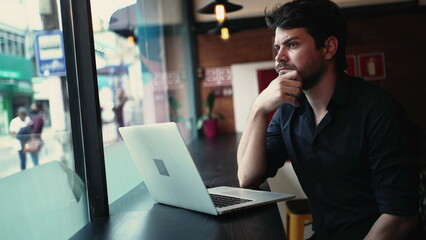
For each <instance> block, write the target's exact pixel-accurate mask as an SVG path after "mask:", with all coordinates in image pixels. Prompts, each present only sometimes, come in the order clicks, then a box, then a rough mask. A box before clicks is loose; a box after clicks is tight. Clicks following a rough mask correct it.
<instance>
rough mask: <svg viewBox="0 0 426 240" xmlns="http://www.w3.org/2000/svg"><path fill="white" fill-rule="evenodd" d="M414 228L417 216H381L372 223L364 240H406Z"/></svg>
mask: <svg viewBox="0 0 426 240" xmlns="http://www.w3.org/2000/svg"><path fill="white" fill-rule="evenodd" d="M416 226H417V216H396V215H390V214H382V215H381V216H380V217H379V218H378V219H377V221H376V222H375V223H374V225H373V227H372V228H371V229H370V232H369V233H368V234H367V236H366V237H365V239H366V240H370V239H371V240H373V239H374V240H381V239H386V240H392V239H395V240H396V239H407V238H408V236H409V235H410V233H411V232H412V231H413V230H414V229H415V228H416Z"/></svg>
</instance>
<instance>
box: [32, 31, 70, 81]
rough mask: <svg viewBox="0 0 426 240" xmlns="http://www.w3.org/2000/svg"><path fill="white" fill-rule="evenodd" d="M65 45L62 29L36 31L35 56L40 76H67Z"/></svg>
mask: <svg viewBox="0 0 426 240" xmlns="http://www.w3.org/2000/svg"><path fill="white" fill-rule="evenodd" d="M63 46H64V44H63V39H62V32H61V31H60V30H53V31H43V32H38V33H36V36H35V57H36V66H37V75H38V76H40V77H48V76H65V74H66V68H65V55H64V47H63Z"/></svg>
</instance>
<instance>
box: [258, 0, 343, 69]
mask: <svg viewBox="0 0 426 240" xmlns="http://www.w3.org/2000/svg"><path fill="white" fill-rule="evenodd" d="M265 20H266V24H267V26H268V27H270V28H272V29H274V30H275V29H276V28H282V29H293V28H305V29H306V30H307V32H308V34H309V35H311V36H312V37H313V38H314V40H315V45H316V47H317V48H320V47H324V46H325V45H324V44H325V41H326V40H327V38H328V37H330V36H334V37H336V38H337V40H338V41H339V45H338V48H337V52H336V55H335V57H336V67H337V70H338V71H339V72H343V71H345V70H346V67H347V64H346V53H345V50H346V41H347V32H346V17H345V16H344V14H343V12H342V11H341V9H340V8H339V7H338V6H337V5H336V4H335V3H334V2H332V1H330V0H293V1H291V2H288V3H286V4H284V5H276V6H274V7H273V9H272V11H271V12H267V10H266V9H265Z"/></svg>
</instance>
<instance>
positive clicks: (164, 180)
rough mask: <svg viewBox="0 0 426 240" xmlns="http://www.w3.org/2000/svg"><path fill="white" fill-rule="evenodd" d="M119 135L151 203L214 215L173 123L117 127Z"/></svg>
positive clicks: (208, 197) (200, 180) (209, 200)
mask: <svg viewBox="0 0 426 240" xmlns="http://www.w3.org/2000/svg"><path fill="white" fill-rule="evenodd" d="M119 131H120V134H121V136H122V137H123V140H124V142H125V144H126V146H127V148H128V150H129V153H130V155H131V157H132V158H133V160H134V162H135V164H136V167H137V168H138V170H139V172H140V173H141V175H142V178H143V179H144V181H145V184H146V186H147V188H148V191H149V193H150V194H151V197H152V198H153V199H154V200H155V201H157V202H159V203H163V204H167V205H172V206H176V207H181V208H187V209H191V210H194V211H199V212H204V213H208V214H213V215H217V214H218V213H217V211H216V208H215V207H214V205H213V203H212V201H211V199H210V196H209V194H208V192H207V189H206V187H205V185H204V183H203V181H202V179H201V177H200V175H199V173H198V170H197V168H196V166H195V164H194V162H193V160H192V157H191V155H190V153H189V151H188V149H187V147H186V144H185V142H184V140H183V138H182V136H181V134H180V132H179V129H178V127H177V126H176V123H172V122H170V123H159V124H151V125H139V126H130V127H121V128H119Z"/></svg>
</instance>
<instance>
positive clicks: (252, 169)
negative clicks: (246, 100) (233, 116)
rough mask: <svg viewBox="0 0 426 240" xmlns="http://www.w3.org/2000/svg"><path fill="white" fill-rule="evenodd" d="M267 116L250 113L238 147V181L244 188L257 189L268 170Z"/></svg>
mask: <svg viewBox="0 0 426 240" xmlns="http://www.w3.org/2000/svg"><path fill="white" fill-rule="evenodd" d="M267 124H268V121H267V115H266V114H257V113H256V112H255V111H252V112H251V113H250V116H249V118H248V120H247V125H246V127H245V129H244V132H243V134H242V136H241V140H240V143H239V145H238V152H237V160H238V179H239V182H240V186H241V187H244V188H256V187H257V186H256V185H259V184H260V182H259V181H260V178H261V177H262V176H263V174H264V172H265V169H266V159H265V158H266V157H265V156H266V150H265V141H266V128H267Z"/></svg>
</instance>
